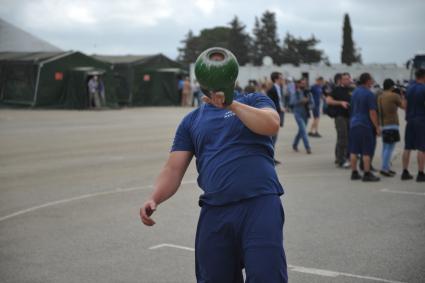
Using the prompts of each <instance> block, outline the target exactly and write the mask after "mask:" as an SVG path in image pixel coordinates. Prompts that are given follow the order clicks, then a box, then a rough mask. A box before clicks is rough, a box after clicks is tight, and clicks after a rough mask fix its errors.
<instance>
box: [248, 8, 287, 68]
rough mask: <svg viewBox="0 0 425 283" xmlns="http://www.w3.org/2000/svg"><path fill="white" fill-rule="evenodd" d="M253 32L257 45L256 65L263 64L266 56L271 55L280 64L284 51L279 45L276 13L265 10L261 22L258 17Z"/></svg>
mask: <svg viewBox="0 0 425 283" xmlns="http://www.w3.org/2000/svg"><path fill="white" fill-rule="evenodd" d="M253 34H254V45H255V47H254V48H255V53H254V57H253V63H254V65H261V63H262V59H263V57H264V56H270V57H271V58H272V59H273V62H274V63H275V64H277V65H280V64H281V62H282V52H281V49H280V47H279V42H280V41H279V38H278V35H277V23H276V15H275V13H273V12H269V11H265V12H264V13H263V15H262V17H261V24H260V22H259V21H258V19H257V18H256V19H255V25H254V30H253Z"/></svg>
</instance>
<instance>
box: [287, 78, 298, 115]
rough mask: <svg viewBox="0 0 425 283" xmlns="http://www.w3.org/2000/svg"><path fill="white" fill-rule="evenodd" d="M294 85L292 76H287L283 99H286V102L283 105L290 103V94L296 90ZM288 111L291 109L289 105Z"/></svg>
mask: <svg viewBox="0 0 425 283" xmlns="http://www.w3.org/2000/svg"><path fill="white" fill-rule="evenodd" d="M296 88H297V87H296V85H295V83H294V80H293V78H291V77H288V78H287V80H286V91H285V94H286V96H285V99H286V103H285V105H290V103H289V101H290V100H291V96H292V95H294V94H295V91H296ZM288 111H289V112H290V111H292V109H291V108H290V107H288Z"/></svg>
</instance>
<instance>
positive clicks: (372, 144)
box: [326, 69, 425, 182]
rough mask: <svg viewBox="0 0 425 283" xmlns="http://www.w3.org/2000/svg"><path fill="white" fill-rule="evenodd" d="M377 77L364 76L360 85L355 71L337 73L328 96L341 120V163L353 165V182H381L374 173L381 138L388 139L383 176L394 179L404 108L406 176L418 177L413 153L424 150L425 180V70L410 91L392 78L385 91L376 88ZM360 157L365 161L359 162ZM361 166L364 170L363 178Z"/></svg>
mask: <svg viewBox="0 0 425 283" xmlns="http://www.w3.org/2000/svg"><path fill="white" fill-rule="evenodd" d="M374 83H375V82H374V79H373V78H372V76H371V75H370V74H369V73H363V74H361V75H360V77H359V80H358V82H357V86H355V85H353V84H352V80H351V77H350V74H348V73H343V74H337V75H336V76H335V85H336V87H335V88H334V89H333V91H332V92H331V94H330V95H328V96H327V97H326V103H327V110H326V112H327V113H328V115H329V116H331V117H333V118H334V120H335V128H336V132H337V143H336V147H335V156H336V160H335V163H336V164H337V166H338V167H343V168H351V170H352V173H351V180H360V179H362V180H363V181H365V182H376V181H379V180H380V178H379V177H377V176H375V175H374V174H373V173H372V171H376V170H375V169H374V168H373V166H372V160H373V158H374V155H375V148H376V143H377V137H382V143H383V146H382V156H381V160H382V165H381V169H380V170H379V172H380V174H381V176H385V177H393V176H395V175H396V172H395V171H393V170H392V169H391V159H392V154H393V151H394V148H395V144H396V143H397V142H398V141H400V140H401V138H400V132H399V118H398V109H399V108H400V109H403V110H405V111H406V122H407V124H406V131H405V136H404V153H403V172H402V174H401V179H402V180H410V179H413V176H412V175H411V174H410V173H409V171H408V166H409V160H410V152H411V151H412V150H418V174H417V177H416V181H418V182H424V181H425V175H424V161H425V70H422V69H420V70H418V71H417V72H416V81H414V82H411V83H410V85H409V87H408V88H407V90H406V92H405V93H403V92H402V91H401V90H400V89H397V88H396V84H395V82H394V81H393V80H392V79H385V80H384V82H383V90H382V91H378V92H377V93H374V92H372V86H373V85H374ZM359 159H360V162H358V160H359ZM358 168H360V169H361V170H362V171H363V176H361V174H360V173H359V170H358Z"/></svg>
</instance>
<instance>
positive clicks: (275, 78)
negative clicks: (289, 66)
mask: <svg viewBox="0 0 425 283" xmlns="http://www.w3.org/2000/svg"><path fill="white" fill-rule="evenodd" d="M270 79H271V80H272V83H273V85H272V86H271V88H270V89H269V90H268V91H267V96H268V97H269V98H270V99H271V100H272V101H273V103H274V104H275V107H276V111H277V113H278V114H279V118H280V127H281V128H282V127H283V124H284V119H285V112H284V109H285V105H284V101H283V93H282V92H283V85H284V82H285V80H284V78H283V75H282V73H279V72H273V73H271V75H270ZM277 137H278V133H276V135H275V136H273V137H272V139H273V146H275V145H276V141H277ZM275 164H280V161H278V160H277V159H275Z"/></svg>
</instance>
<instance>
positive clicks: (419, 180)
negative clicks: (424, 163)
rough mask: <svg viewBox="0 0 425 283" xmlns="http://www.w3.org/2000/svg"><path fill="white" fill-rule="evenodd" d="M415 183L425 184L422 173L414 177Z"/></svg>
mask: <svg viewBox="0 0 425 283" xmlns="http://www.w3.org/2000/svg"><path fill="white" fill-rule="evenodd" d="M416 182H425V174H424V172H418V176H417V177H416Z"/></svg>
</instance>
